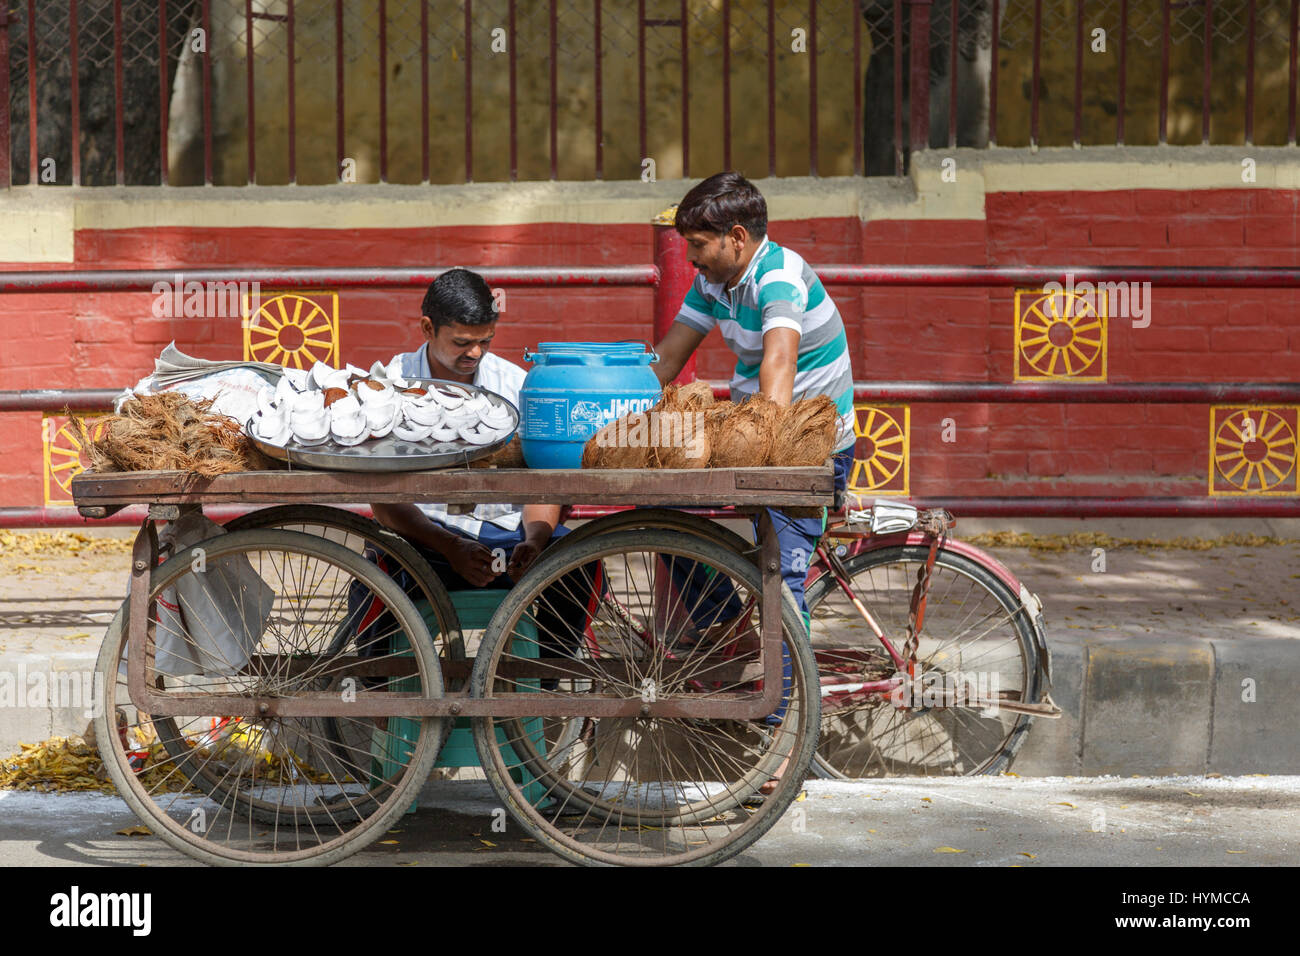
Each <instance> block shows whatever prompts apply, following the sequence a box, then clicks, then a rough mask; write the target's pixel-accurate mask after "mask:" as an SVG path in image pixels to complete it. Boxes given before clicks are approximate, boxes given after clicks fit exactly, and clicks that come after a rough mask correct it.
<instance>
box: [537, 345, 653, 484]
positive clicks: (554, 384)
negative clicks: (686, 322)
mask: <svg viewBox="0 0 1300 956" xmlns="http://www.w3.org/2000/svg"><path fill="white" fill-rule="evenodd" d="M524 359H525V360H526V361H529V362H532V363H533V367H532V368H531V369H529V371H528V376H527V377H526V378H525V379H524V386H523V388H522V389H520V392H519V404H520V408H519V414H520V421H519V441H520V444H521V445H522V447H523V453H524V461H525V462H527V463H528V467H529V468H580V467H582V446H583V445H585V444H586V443H587V439H589V438H591V436H592V435H594V434H596V432H598V431H599V430H600V429H601V428H603V427H604V426H605V425H607V424H609V423H610V422H612V421H614V420H615V419H618V418H622V417H623V416H624V415H627V414H630V413H632V412H639V411H645V410H646V409H648V408H649V407H650V406H651V405H653V404H654V403H655V402H656V401H657V400H658V399H659V395H660V393H661V392H662V389H661V388H660V387H659V378H658V376H656V375H655V373H654V370H653V369H651V368H650V365H651V363H652V362H657V361H659V356H657V355H655V354H654V352H651V351H649V350H648V349H647V348H646V346H645V343H644V342H543V343H541V344H540V345H538V346H537V351H536V352H526V353H524Z"/></svg>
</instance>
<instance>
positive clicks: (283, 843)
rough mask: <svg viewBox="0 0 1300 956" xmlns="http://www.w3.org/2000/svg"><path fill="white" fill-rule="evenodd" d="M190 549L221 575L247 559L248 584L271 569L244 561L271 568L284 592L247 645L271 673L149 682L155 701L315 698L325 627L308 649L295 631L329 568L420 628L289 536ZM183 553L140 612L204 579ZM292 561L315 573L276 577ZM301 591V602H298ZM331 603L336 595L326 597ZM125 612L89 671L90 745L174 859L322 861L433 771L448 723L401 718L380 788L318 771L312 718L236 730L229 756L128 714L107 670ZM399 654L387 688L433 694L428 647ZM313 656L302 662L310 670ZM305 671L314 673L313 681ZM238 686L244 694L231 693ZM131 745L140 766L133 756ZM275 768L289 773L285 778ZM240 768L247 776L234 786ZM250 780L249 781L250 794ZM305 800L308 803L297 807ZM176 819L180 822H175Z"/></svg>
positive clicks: (362, 564)
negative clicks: (179, 696)
mask: <svg viewBox="0 0 1300 956" xmlns="http://www.w3.org/2000/svg"><path fill="white" fill-rule="evenodd" d="M196 547H201V548H202V551H203V553H204V555H205V558H204V560H205V562H206V564H205V567H206V566H210V565H214V564H215V565H216V566H217V567H222V566H223V565H222V564H221V562H222V561H223V560H230V561H237V560H238V559H239V558H240V557H243V558H248V559H249V563H250V566H253V565H254V563H255V569H256V571H257V572H258V573H259V575H264V574H266V573H267V572H265V571H264V570H263V569H264V568H265V567H266V566H268V565H269V566H270V568H271V569H273V570H274V568H275V562H274V560H273V559H271V560H267V561H265V562H263V561H262V560H261V559H260V558H257V559H256V561H255V560H254V559H255V558H256V556H258V555H268V554H269V555H281V556H282V558H281V564H280V571H279V572H278V581H279V583H280V584H281V585H283V586H284V592H285V593H284V594H281V593H279V592H278V591H277V589H275V588H272V591H273V595H272V600H271V604H270V605H269V609H268V611H267V612H266V613H267V617H266V619H265V620H264V622H263V624H262V627H263V633H262V634H261V635H259V636H258V637H257V638H256V641H255V645H254V646H255V647H257V648H259V653H261V654H263V655H269V656H270V657H271V658H272V659H273V660H275V661H276V662H277V663H276V664H275V666H273V667H272V668H271V669H269V670H267V671H265V672H264V676H259V675H258V673H257V672H245V671H238V672H236V673H234V674H233V675H232V676H231V677H229V678H195V677H181V678H178V677H170V676H168V675H166V674H163V673H159V674H158V676H157V679H156V681H155V686H156V687H157V688H158V689H160V690H168V689H178V688H183V689H187V690H190V691H196V690H200V689H202V688H204V687H207V688H208V689H210V690H211V691H212V692H214V693H223V694H229V693H237V694H239V693H247V692H250V691H253V688H255V687H256V686H257V684H258V682H259V681H263V680H269V681H271V683H272V684H273V685H274V690H273V691H270V692H271V693H272V695H273V696H280V697H292V696H294V695H295V692H297V691H300V690H301V691H304V692H307V691H317V690H320V689H323V688H322V684H323V683H328V682H330V681H332V680H335V679H336V677H335V678H329V679H325V678H322V677H321V676H319V675H320V674H327V673H332V672H338V673H341V669H340V668H338V667H336V666H334V665H331V664H330V655H331V654H333V653H334V649H333V648H332V647H331V648H328V649H327V648H325V647H324V644H325V642H326V641H327V640H330V638H329V629H328V628H326V629H323V630H322V632H321V637H320V639H319V640H316V639H313V638H312V637H311V636H310V634H309V631H310V625H311V624H312V622H313V621H314V620H316V619H319V618H320V617H321V616H322V615H328V614H329V613H331V611H332V610H334V609H335V608H336V607H338V606H339V605H338V603H337V601H336V600H335V598H334V596H333V595H331V597H330V598H329V599H328V600H326V599H322V598H319V597H317V596H316V593H315V591H314V589H315V587H316V586H317V585H318V584H319V585H320V586H324V584H325V581H326V580H327V578H328V576H329V575H330V569H333V570H334V572H336V573H337V574H339V575H342V576H343V577H341V578H340V580H349V581H350V580H355V581H360V582H361V583H362V584H364V585H365V587H367V588H369V589H371V590H372V591H373V592H374V593H375V594H376V595H378V596H379V598H380V599H381V600H383V601H384V603H385V604H386V605H387V606H388V608H389V609H390V610H391V612H392V614H393V616H394V621H395V624H396V626H398V627H400V628H402V629H403V631H404V632H405V633H407V634H415V635H423V634H424V633H425V632H424V625H423V621H422V620H421V619H420V616H419V615H418V613H417V612H416V610H415V607H414V605H413V604H412V603H411V602H410V599H409V598H407V597H406V595H405V594H403V593H402V591H401V589H400V588H399V587H398V586H397V585H396V584H395V583H394V582H393V581H392V580H391V579H390V578H389V577H388V576H387V575H385V574H383V573H382V572H379V571H378V569H376V568H375V566H374V565H373V564H371V563H370V562H368V561H366V560H364V559H363V558H362V557H361V556H360V555H358V554H356V553H355V552H353V551H351V550H349V549H347V548H345V547H343V546H341V545H339V544H336V543H334V542H331V541H325V540H322V539H320V538H316V537H313V536H311V535H304V534H298V533H295V532H288V531H277V530H252V531H243V532H236V533H231V534H224V535H220V536H218V537H216V538H211V539H209V540H207V541H204V542H202V543H201V545H199V546H196ZM194 550H195V549H194V548H187V549H186V550H185V551H184V552H183V553H180V554H177V555H174V556H173V557H171V558H170V559H168V560H167V561H166V562H164V563H163V564H162V565H161V566H160V567H158V568H156V569H155V570H154V572H153V574H152V576H151V581H150V593H149V598H150V603H151V607H152V606H153V605H154V602H156V601H157V600H158V598H159V596H160V595H161V594H163V592H164V589H165V588H167V587H168V586H171V585H175V584H176V583H177V582H179V581H181V579H182V578H183V577H184V576H185V575H187V574H190V573H204V572H203V571H202V570H201V569H196V568H195V567H194V566H193V564H192V561H193V558H192V555H193V552H194ZM293 556H297V557H299V558H300V559H302V564H301V565H300V570H303V569H305V568H306V562H307V561H313V562H316V564H317V565H318V566H319V568H323V569H324V571H318V572H316V573H313V574H306V573H300V574H294V573H289V574H288V576H287V577H286V576H285V573H284V571H285V569H286V568H287V566H288V564H289V562H290V560H291V559H292V557H293ZM225 566H227V567H228V566H229V565H225ZM264 583H265V581H264ZM306 589H312V590H308V591H307V593H306V594H305V595H304V591H305V590H306ZM290 590H292V593H289V591H290ZM232 593H233V592H232ZM245 593H246V592H245V591H244V590H242V589H241V591H240V592H239V594H240V599H241V600H243V596H244V595H245ZM338 593H339V590H338V588H337V587H336V588H335V592H334V594H335V595H337V594H338ZM250 600H252V599H251V598H250ZM277 608H278V609H279V610H278V614H277ZM125 612H126V607H125V605H124V606H123V609H122V610H121V611H119V613H118V616H117V618H116V619H115V620H114V622H113V623H112V624H111V625H110V626H109V630H108V634H107V635H106V639H105V641H104V644H103V646H102V647H101V649H100V653H99V658H98V661H97V663H96V673H97V677H98V679H99V680H100V681H101V682H102V683H101V686H102V694H103V706H102V707H99V708H98V709H97V716H96V718H95V730H96V737H97V740H98V743H99V748H100V754H101V757H102V759H103V762H104V765H105V767H106V768H107V770H108V773H109V776H110V777H111V778H112V780H113V782H114V784H115V785H116V786H117V788H118V792H119V793H120V794H121V796H122V798H123V799H124V800H125V801H126V803H127V805H128V806H130V807H131V809H132V810H134V811H135V812H136V814H137V815H138V816H139V817H140V818H141V819H142V820H143V821H145V822H146V823H148V824H149V826H150V828H151V829H152V831H153V832H154V833H155V834H157V835H158V836H160V837H161V838H162V839H163V840H164V841H166V842H167V843H168V844H170V845H171V846H173V847H175V848H176V849H178V850H180V851H182V852H184V853H186V854H188V855H190V856H192V857H194V858H195V859H198V860H201V861H202V862H205V863H209V864H217V865H268V864H271V865H298V864H308V865H323V864H328V863H333V862H336V861H338V860H341V859H343V858H345V857H347V856H350V855H351V854H352V853H355V852H357V851H358V850H360V849H362V848H363V847H364V846H366V845H367V844H368V843H369V842H370V841H371V840H373V839H375V838H376V837H377V836H378V835H380V834H382V833H383V831H384V829H385V828H387V827H388V826H390V825H391V824H392V823H393V822H394V821H395V820H396V819H397V818H398V817H399V816H400V815H401V814H402V813H404V812H405V811H406V809H407V808H408V807H409V805H410V803H411V801H412V800H413V799H414V797H415V796H416V794H417V793H418V792H419V788H420V786H422V785H423V783H424V780H425V779H426V778H427V777H428V774H429V770H430V769H431V768H432V766H433V763H434V761H435V760H436V759H437V755H438V748H439V742H440V740H441V739H442V728H441V725H442V724H444V723H449V722H450V720H449V719H447V718H423V719H415V720H413V721H412V726H413V732H414V733H415V735H416V739H415V740H414V741H413V742H412V741H409V740H403V742H402V744H401V746H402V747H403V748H406V749H403V750H401V751H398V753H399V757H398V758H397V759H394V760H392V761H391V762H392V763H393V765H394V770H393V773H392V775H391V776H389V777H387V778H385V779H382V780H380V779H377V778H374V777H373V776H372V778H371V781H370V783H369V784H364V783H361V782H359V781H358V779H357V777H359V776H365V775H366V773H367V771H366V768H364V767H361V766H360V765H359V762H358V760H353V761H352V762H351V764H350V765H345V766H340V765H339V764H338V763H337V762H336V761H335V762H332V761H334V758H333V756H332V754H331V753H330V750H329V748H328V747H326V746H325V745H324V743H323V740H324V737H323V735H322V734H321V732H320V730H319V725H318V724H317V723H313V722H315V721H319V720H320V719H321V718H315V717H310V718H265V719H247V720H244V721H242V722H238V723H239V726H238V728H237V731H236V732H237V734H238V735H239V737H240V738H241V739H242V740H244V741H245V744H244V745H243V746H244V747H245V748H246V749H244V752H243V754H238V755H237V754H236V753H235V748H233V747H230V746H229V745H228V740H226V739H222V740H221V741H220V742H217V739H216V738H217V733H216V730H215V729H214V731H213V732H212V733H211V734H209V733H208V732H207V731H206V730H205V729H204V728H205V722H206V721H207V720H208V718H206V717H184V718H162V717H159V718H151V717H150V716H149V715H147V714H140V713H138V712H137V711H136V710H135V707H134V705H133V704H132V703H131V702H130V699H129V696H128V695H127V688H126V677H125V669H124V667H122V666H121V665H122V664H123V662H124V660H125V651H126V613H125ZM335 613H337V611H335ZM349 613H350V612H349ZM294 615H296V617H294V623H293V624H292V627H291V628H289V629H288V631H285V630H284V629H283V627H282V623H281V622H282V621H283V620H284V619H286V618H287V617H293V616H294ZM151 617H152V613H151ZM162 626H163V625H161V624H155V625H152V626H150V628H149V630H148V634H149V645H150V648H151V649H153V650H151V653H153V652H155V651H156V646H155V634H156V630H157V628H158V627H162ZM185 633H187V634H188V631H187V632H185ZM297 640H301V641H302V642H303V643H302V644H301V645H298V646H294V645H292V644H291V643H290V642H292V641H297ZM410 656H411V657H412V658H413V659H414V663H415V674H414V675H413V676H412V677H406V678H401V679H400V680H401V681H403V682H404V683H403V684H401V685H399V686H400V688H401V689H402V690H403V691H406V692H412V691H413V692H415V693H417V694H418V695H419V696H422V697H439V696H441V695H442V680H441V671H440V668H439V666H438V659H437V658H436V657H435V655H434V654H433V650H432V647H431V646H429V643H428V641H427V640H422V639H420V638H418V637H417V638H416V639H415V640H412V641H411V642H410ZM313 658H314V659H315V663H311V660H312V659H313ZM304 661H306V662H307V663H306V665H305V669H302V668H301V667H300V669H299V671H298V672H295V671H294V665H302V664H303V663H304ZM312 667H315V668H316V670H315V671H314V672H313V671H312V670H311V668H312ZM304 675H305V676H304ZM241 682H243V683H244V684H245V685H246V686H244V687H243V688H241V687H240V686H239V685H240V683H241ZM250 684H251V686H248V685H250ZM407 684H418V686H409V687H408V686H406V685H407ZM262 692H263V693H265V692H267V691H266V690H265V689H264V690H263V691H262ZM218 719H221V720H225V718H219V717H217V716H213V717H212V718H211V722H212V724H214V725H215V723H216V721H217V720H218ZM352 719H353V720H356V721H360V720H363V719H359V718H352ZM371 723H372V725H373V726H374V727H375V731H374V733H375V734H376V735H385V736H383V737H381V738H380V739H381V740H382V741H383V745H384V746H386V747H393V746H394V744H393V743H391V740H392V738H393V735H392V734H391V733H390V732H389V731H388V730H387V729H386V727H385V728H380V727H379V726H378V724H375V723H374V722H373V721H372V722H371ZM196 738H197V739H196ZM231 739H233V738H231ZM150 740H152V741H153V745H152V746H150V743H149V742H150ZM248 741H252V743H248ZM142 747H143V748H144V750H143V753H144V754H145V756H143V757H140V756H138V755H139V754H140V753H141V748H142ZM155 748H156V749H155ZM262 753H265V754H266V755H267V759H268V761H269V760H270V759H271V757H275V758H276V759H277V763H278V769H276V770H275V771H274V776H275V778H276V779H275V780H273V781H269V780H268V778H270V777H271V776H272V771H271V770H268V769H266V768H262V769H261V770H260V771H259V770H258V769H257V768H258V767H259V766H260V765H261V762H262V756H261V754H262ZM406 758H409V759H406ZM136 761H143V763H144V766H143V767H140V766H137V765H136ZM289 765H292V770H290V771H289V772H288V773H286V768H288V767H289ZM268 766H270V764H269V763H268ZM249 768H252V769H251V773H250V776H248V777H246V776H245V773H246V772H249ZM259 772H260V773H261V775H262V778H263V779H262V781H261V782H260V784H259V782H258V780H257V776H258V773H259ZM286 776H287V777H288V781H287V783H286V780H285V778H286ZM322 778H324V779H322ZM300 779H301V782H299V781H300ZM187 785H188V786H189V787H192V788H193V791H191V792H194V791H197V795H201V796H199V797H198V799H200V801H201V799H202V796H206V797H207V798H208V801H210V802H207V803H203V802H200V803H199V804H197V806H196V807H195V808H191V807H190V806H189V805H188V804H187V803H186V801H191V802H192V801H193V800H194V799H195V798H194V797H189V796H186V794H185V791H186V790H187ZM258 786H260V787H261V790H258ZM268 787H269V788H270V789H269V791H268ZM313 790H314V791H315V792H316V794H317V796H316V797H315V798H313V799H309V796H310V795H311V794H312V793H313ZM277 791H278V793H277ZM268 794H269V796H268ZM291 797H292V799H290V798H291ZM178 804H179V806H178ZM214 804H215V806H214ZM187 810H190V811H191V812H190V813H189V815H188V816H187V815H186V811H187ZM200 810H202V813H203V815H202V816H201V817H200V818H199V819H200V821H201V822H202V827H201V828H196V825H195V823H194V817H195V814H196V813H198V812H199V811H200ZM209 813H210V814H212V819H211V820H210V821H209V820H208V819H207V816H208V814H209ZM178 814H179V815H178ZM254 823H255V824H256V826H254ZM268 837H269V840H268Z"/></svg>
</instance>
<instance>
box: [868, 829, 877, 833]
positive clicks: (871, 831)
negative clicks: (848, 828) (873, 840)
mask: <svg viewBox="0 0 1300 956" xmlns="http://www.w3.org/2000/svg"><path fill="white" fill-rule="evenodd" d="M867 832H868V833H875V832H876V831H875V830H868V831H867Z"/></svg>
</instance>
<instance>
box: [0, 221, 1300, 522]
mask: <svg viewBox="0 0 1300 956" xmlns="http://www.w3.org/2000/svg"><path fill="white" fill-rule="evenodd" d="M654 229H655V263H654V264H652V265H646V266H617V267H592V268H549V267H524V268H484V269H482V270H480V271H481V272H482V273H483V275H484V276H485V277H487V278H488V280H489V282H491V283H494V284H500V285H532V286H547V285H549V286H561V285H563V286H577V287H581V286H589V287H594V286H598V285H622V286H642V287H645V286H650V287H653V289H654V299H655V303H654V310H653V312H654V317H655V318H654V330H653V334H654V336H655V339H656V340H658V339H659V338H660V337H661V336H662V335H663V334H664V332H666V330H667V328H668V326H669V325H670V324H671V322H672V321H673V318H674V316H675V315H676V314H677V309H678V306H679V305H680V303H681V301H682V298H683V297H684V295H685V293H686V290H687V288H689V286H690V283H691V281H692V279H693V275H692V274H691V273H692V270H691V269H690V268H689V267H687V266H686V265H685V262H686V260H685V257H684V255H683V250H682V247H681V242H682V240H681V239H680V237H679V236H677V234H676V232H675V231H674V230H673V229H672V228H671V227H667V226H656V227H654ZM440 271H441V270H430V269H364V268H355V269H333V270H330V269H277V270H232V269H220V270H216V269H214V270H204V271H203V272H202V276H203V277H204V278H206V279H209V280H212V281H238V280H245V281H247V280H249V279H250V277H260V278H261V279H262V280H263V281H265V282H268V283H274V284H275V285H276V286H277V287H281V288H286V287H287V288H304V287H319V286H321V285H322V284H327V285H333V286H336V287H339V288H374V287H410V286H422V285H424V284H427V283H428V282H429V281H431V280H432V279H433V278H434V277H435V276H436V275H437V274H438V273H439V272H440ZM817 272H818V274H819V276H820V277H821V278H822V280H823V282H825V283H826V284H827V285H831V286H869V285H882V286H966V287H990V288H998V287H1004V286H1006V285H1039V284H1043V283H1047V282H1063V281H1074V282H1076V283H1077V282H1083V281H1091V282H1094V283H1098V282H1106V281H1110V280H1112V279H1115V280H1119V279H1122V280H1123V281H1149V282H1151V283H1153V284H1158V285H1163V286H1166V287H1168V286H1179V287H1185V288H1217V289H1224V288H1231V289H1251V288H1256V289H1258V288H1268V289H1277V288H1297V287H1300V268H1253V267H1154V266H1123V267H1118V266H1097V267H1092V266H1073V267H1054V266H1053V267H1046V266H1043V267H1030V266H1023V267H1021V266H1014V267H1006V266H859V265H828V266H823V267H821V268H819V269H818V270H817ZM199 274H200V273H197V272H186V276H187V278H189V277H192V276H197V275H199ZM170 278H172V273H169V272H158V271H138V272H129V271H113V272H107V271H105V272H99V273H96V272H93V271H84V270H79V271H71V270H67V271H47V272H22V273H19V272H10V273H0V294H9V295H14V294H24V293H71V292H96V291H109V292H124V291H148V290H150V289H151V288H152V286H153V283H154V282H155V281H159V280H162V281H166V280H169V279H170ZM1296 321H1300V317H1297V319H1296ZM684 375H685V376H686V377H690V378H693V377H694V368H693V365H692V366H689V367H688V368H687V369H686V370H685V371H684ZM716 387H717V388H718V389H719V390H721V386H716ZM115 394H117V392H115V391H113V390H103V389H97V390H60V389H48V390H33V391H28V392H0V412H16V411H48V410H50V409H51V408H55V409H57V408H60V407H62V406H64V405H68V406H74V407H77V408H82V409H86V410H91V409H94V408H103V407H107V404H108V402H109V400H110V399H111V398H112V396H113V395H115ZM854 397H855V399H856V400H857V401H859V402H967V403H1003V402H1007V403H1134V402H1145V403H1153V404H1210V403H1223V402H1241V403H1247V404H1261V403H1296V404H1300V383H1296V382H1276V383H1120V384H1113V385H1111V384H1093V383H1079V384H1070V383H1033V382H1022V383H985V382H960V383H933V382H859V383H857V384H856V385H855V388H854ZM909 500H911V501H913V502H914V503H916V504H918V505H920V506H922V507H939V506H943V507H948V508H950V509H951V510H953V511H954V512H955V513H958V514H965V515H969V516H972V517H978V516H1007V515H1020V516H1038V517H1044V516H1055V517H1089V516H1092V517H1101V516H1107V517H1115V516H1182V517H1192V516H1239V517H1300V495H1297V496H1295V497H1251V496H1246V497H1235V498H1224V497H1155V496H1134V497H1118V496H1040V495H1034V496H1008V497H989V496H967V497H961V496H943V497H931V496H924V497H911V498H909ZM577 516H579V517H584V516H585V517H590V516H591V514H589V513H588V511H587V510H584V511H583V512H581V513H579V514H578V515H577ZM118 520H120V521H136V520H139V516H138V514H136V513H135V512H131V513H129V514H126V515H125V516H124V517H119V518H118ZM6 521H8V522H9V523H10V526H35V525H46V526H60V525H77V524H81V523H83V522H82V519H80V518H79V517H78V516H77V515H76V513H75V511H74V510H72V509H46V508H7V509H0V526H4V524H5V522H6Z"/></svg>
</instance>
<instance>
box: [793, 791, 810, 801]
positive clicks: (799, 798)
mask: <svg viewBox="0 0 1300 956" xmlns="http://www.w3.org/2000/svg"><path fill="white" fill-rule="evenodd" d="M807 799H808V791H807V790H800V791H799V796H797V797H795V798H794V802H795V803H799V802H800V801H802V800H807Z"/></svg>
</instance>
